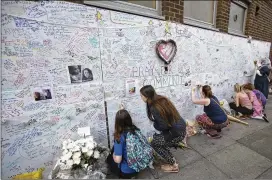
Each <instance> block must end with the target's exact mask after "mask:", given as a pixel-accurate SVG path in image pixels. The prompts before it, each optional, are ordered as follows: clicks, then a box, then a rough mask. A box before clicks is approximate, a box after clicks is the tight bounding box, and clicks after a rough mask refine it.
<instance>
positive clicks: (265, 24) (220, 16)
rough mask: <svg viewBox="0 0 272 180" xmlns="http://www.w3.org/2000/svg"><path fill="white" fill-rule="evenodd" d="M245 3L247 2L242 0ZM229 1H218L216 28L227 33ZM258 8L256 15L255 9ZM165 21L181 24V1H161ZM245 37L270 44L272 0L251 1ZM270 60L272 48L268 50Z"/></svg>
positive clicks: (271, 34)
mask: <svg viewBox="0 0 272 180" xmlns="http://www.w3.org/2000/svg"><path fill="white" fill-rule="evenodd" d="M244 1H247V0H244ZM230 3H231V0H218V2H217V15H216V28H217V29H219V30H220V32H225V33H227V32H228V25H229V13H230ZM257 6H258V7H259V11H258V15H256V7H257ZM162 13H163V15H164V16H165V20H170V21H176V22H180V23H182V22H183V0H162ZM245 35H248V36H252V38H253V39H257V40H262V41H268V42H272V0H252V2H251V3H249V6H248V12H247V20H246V27H245ZM270 59H271V60H272V48H271V50H270Z"/></svg>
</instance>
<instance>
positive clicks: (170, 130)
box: [140, 85, 186, 172]
mask: <svg viewBox="0 0 272 180" xmlns="http://www.w3.org/2000/svg"><path fill="white" fill-rule="evenodd" d="M140 93H141V98H142V100H143V101H144V102H145V103H146V110H147V116H148V118H149V120H151V121H152V122H153V125H154V128H155V129H156V130H157V131H160V133H159V134H157V133H155V134H154V135H153V140H152V142H151V146H152V147H153V149H154V150H155V151H156V152H157V153H158V154H159V155H160V156H161V157H163V158H164V159H165V160H166V161H167V162H168V164H165V165H162V166H161V169H162V170H163V171H165V172H178V171H179V167H178V163H177V162H176V159H175V158H174V156H173V154H172V153H171V152H170V147H173V146H176V145H177V144H178V143H180V142H182V140H183V139H184V138H185V136H186V122H185V121H184V119H183V118H182V117H181V116H180V114H179V112H178V111H177V109H176V108H175V106H174V105H173V103H172V102H171V101H170V100H169V99H168V98H166V97H164V96H161V95H158V94H157V93H156V92H155V89H154V88H153V87H152V86H151V85H147V86H144V87H142V88H141V89H140Z"/></svg>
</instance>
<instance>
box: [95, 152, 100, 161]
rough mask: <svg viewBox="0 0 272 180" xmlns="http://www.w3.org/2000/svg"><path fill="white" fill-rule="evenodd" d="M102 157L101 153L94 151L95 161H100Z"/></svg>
mask: <svg viewBox="0 0 272 180" xmlns="http://www.w3.org/2000/svg"><path fill="white" fill-rule="evenodd" d="M99 157H100V153H99V151H97V150H96V151H94V158H95V159H98V158H99Z"/></svg>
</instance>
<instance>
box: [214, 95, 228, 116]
mask: <svg viewBox="0 0 272 180" xmlns="http://www.w3.org/2000/svg"><path fill="white" fill-rule="evenodd" d="M211 99H212V100H213V101H214V102H215V103H216V104H217V105H218V106H219V107H220V108H221V109H222V111H223V112H224V113H225V114H226V115H227V113H226V111H225V109H224V108H222V107H221V106H220V104H219V103H218V102H216V100H215V99H213V98H211Z"/></svg>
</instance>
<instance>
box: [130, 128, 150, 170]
mask: <svg viewBox="0 0 272 180" xmlns="http://www.w3.org/2000/svg"><path fill="white" fill-rule="evenodd" d="M126 149H127V163H128V166H129V167H130V168H131V169H134V170H135V171H136V172H140V171H141V170H143V169H145V168H146V167H147V166H149V165H150V164H151V163H152V161H153V149H152V147H151V146H150V144H149V143H148V141H147V139H146V138H145V137H144V136H143V135H142V133H141V132H140V131H139V130H136V131H135V133H134V134H133V133H131V132H128V133H127V135H126Z"/></svg>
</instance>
